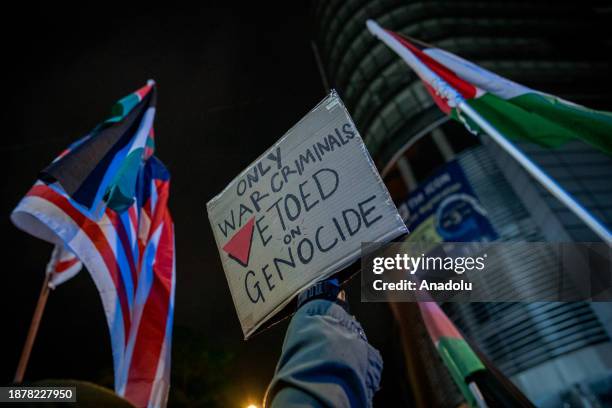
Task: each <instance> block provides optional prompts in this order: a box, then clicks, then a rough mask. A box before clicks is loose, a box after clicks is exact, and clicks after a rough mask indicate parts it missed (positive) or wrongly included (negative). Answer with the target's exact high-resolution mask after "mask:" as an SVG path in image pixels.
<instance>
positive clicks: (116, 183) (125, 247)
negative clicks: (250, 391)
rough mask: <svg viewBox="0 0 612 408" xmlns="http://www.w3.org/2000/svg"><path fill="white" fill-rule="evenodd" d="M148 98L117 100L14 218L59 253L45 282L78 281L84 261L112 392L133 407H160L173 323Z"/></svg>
mask: <svg viewBox="0 0 612 408" xmlns="http://www.w3.org/2000/svg"><path fill="white" fill-rule="evenodd" d="M154 92H155V87H154V83H152V82H150V83H149V84H147V86H145V87H143V88H141V89H140V90H138V91H136V92H134V93H133V94H131V95H129V96H128V97H126V98H123V99H122V100H121V101H119V103H118V105H117V106H118V108H117V106H116V107H115V109H114V112H113V113H114V116H113V117H112V118H111V119H109V120H107V121H106V122H104V123H103V124H102V125H100V126H98V127H97V128H96V129H94V131H93V132H92V133H91V134H90V135H88V136H86V137H85V138H83V139H81V140H79V141H78V142H77V143H75V144H74V145H73V146H71V147H70V148H69V149H67V150H66V151H65V152H63V153H62V154H61V155H60V156H59V157H58V158H57V159H56V160H55V161H54V162H53V163H52V164H51V165H50V166H49V167H48V168H47V169H46V170H45V171H44V172H43V175H42V176H41V180H39V181H37V182H36V183H35V184H34V186H33V187H32V188H31V189H30V191H29V192H28V193H27V194H26V196H25V197H24V198H23V199H22V200H21V202H20V203H19V205H18V206H17V208H15V210H14V211H13V213H12V215H11V219H12V220H13V222H14V223H15V225H16V226H17V227H19V228H21V229H22V230H24V231H26V232H28V233H30V234H32V235H34V236H36V237H38V238H40V239H44V240H46V241H49V242H52V243H54V244H55V245H56V248H55V249H54V253H53V255H52V258H51V262H50V263H49V265H48V269H47V273H50V274H51V276H50V284H53V286H56V285H58V284H60V283H62V282H64V281H66V280H67V279H69V278H70V277H72V276H74V275H75V274H76V273H78V271H79V270H80V269H81V263H82V265H84V266H85V268H86V269H87V270H88V271H89V273H90V274H91V276H92V278H93V281H94V282H95V285H96V287H97V288H98V291H99V292H100V297H101V299H102V304H103V307H104V312H105V315H106V320H107V323H108V327H109V330H110V334H111V342H112V352H113V365H114V372H115V391H116V392H117V394H119V395H121V396H123V397H125V398H126V399H127V400H129V401H130V402H131V403H133V404H134V405H136V406H138V407H146V406H150V407H158V406H165V405H166V401H167V396H168V390H169V379H170V355H171V353H170V350H171V339H172V323H173V315H174V286H175V246H174V225H173V222H172V217H171V216H170V212H169V210H168V207H167V203H168V196H169V188H170V174H169V173H168V171H167V169H166V168H165V166H164V165H163V163H162V162H161V161H159V160H158V159H157V158H156V157H155V156H153V155H152V153H153V140H152V137H153V117H154V114H155V104H154V102H155V95H154ZM135 112H136V113H137V114H136V113H135ZM105 137H106V138H111V139H112V140H114V143H108V140H106V141H105V140H101V139H104V138H105ZM83 160H88V162H87V163H86V164H85V165H82V164H83ZM89 160H93V161H94V162H95V161H96V160H97V162H95V163H97V164H96V165H92V164H91V163H90V162H89ZM65 186H69V187H68V189H70V190H71V191H72V193H73V194H75V195H76V196H77V198H78V199H75V197H73V194H69V193H68V192H67V188H65ZM63 274H66V275H63Z"/></svg>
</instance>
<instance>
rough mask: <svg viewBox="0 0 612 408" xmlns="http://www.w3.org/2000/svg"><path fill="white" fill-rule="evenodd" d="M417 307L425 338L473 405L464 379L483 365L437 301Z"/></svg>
mask: <svg viewBox="0 0 612 408" xmlns="http://www.w3.org/2000/svg"><path fill="white" fill-rule="evenodd" d="M419 309H420V311H421V316H422V318H423V322H425V327H426V328H427V332H428V333H429V337H430V338H431V341H432V342H433V343H434V345H435V346H436V349H437V350H438V353H439V354H440V357H441V358H442V361H444V364H445V365H446V367H447V368H448V370H449V371H450V374H451V377H453V380H454V381H455V384H457V386H458V387H459V390H460V391H461V393H462V394H463V396H464V397H465V398H466V400H467V402H468V403H470V405H472V406H474V405H475V401H474V396H473V395H472V392H471V391H470V389H469V388H468V378H469V377H470V376H471V375H473V374H474V373H476V372H478V371H481V370H484V369H485V366H484V365H483V364H482V362H481V361H480V359H479V358H478V357H477V356H476V354H475V353H474V351H472V348H471V347H470V346H469V345H468V343H467V342H466V341H465V340H464V339H463V336H461V334H460V333H459V331H458V330H457V328H456V327H455V325H454V324H453V323H452V322H451V321H450V320H449V318H448V317H446V314H444V312H443V311H442V309H440V307H439V306H438V305H437V303H435V302H419Z"/></svg>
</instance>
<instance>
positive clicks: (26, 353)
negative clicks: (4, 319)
mask: <svg viewBox="0 0 612 408" xmlns="http://www.w3.org/2000/svg"><path fill="white" fill-rule="evenodd" d="M49 277H50V274H49V273H45V279H44V280H43V286H42V288H41V290H40V295H39V296H38V303H36V309H34V315H33V316H32V323H30V330H29V331H28V337H26V341H25V343H24V345H23V350H22V351H21V357H20V358H19V364H18V365H17V371H16V372H15V378H14V380H13V382H15V383H17V384H19V383H21V382H22V381H23V376H24V374H25V370H26V367H27V366H28V360H29V359H30V353H31V352H32V346H34V340H35V339H36V333H38V327H39V326H40V320H41V318H42V315H43V312H44V311H45V305H46V304H47V297H49Z"/></svg>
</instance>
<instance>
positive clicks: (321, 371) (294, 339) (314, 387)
mask: <svg viewBox="0 0 612 408" xmlns="http://www.w3.org/2000/svg"><path fill="white" fill-rule="evenodd" d="M381 371H382V359H381V357H380V353H379V352H378V351H377V350H376V349H374V348H373V347H372V346H371V345H370V344H369V343H368V341H367V338H366V336H365V333H364V332H363V329H362V328H361V325H360V324H359V322H357V321H356V320H355V319H354V318H353V317H352V316H350V315H349V314H348V313H347V312H346V311H345V310H344V308H343V307H342V306H340V305H338V304H336V303H334V302H331V301H328V300H313V301H310V302H308V303H306V304H305V305H303V306H302V307H301V308H300V309H299V310H298V311H297V313H296V314H295V315H294V316H293V318H292V319H291V323H290V324H289V328H288V329H287V335H286V337H285V341H284V343H283V349H282V353H281V357H280V360H279V362H278V365H277V367H276V373H275V374H274V378H273V379H272V383H271V384H270V386H269V388H268V391H267V393H266V398H265V404H264V405H265V406H266V407H272V408H279V407H283V408H285V407H370V406H372V397H373V396H374V393H375V392H376V391H377V390H378V387H379V382H380V375H381Z"/></svg>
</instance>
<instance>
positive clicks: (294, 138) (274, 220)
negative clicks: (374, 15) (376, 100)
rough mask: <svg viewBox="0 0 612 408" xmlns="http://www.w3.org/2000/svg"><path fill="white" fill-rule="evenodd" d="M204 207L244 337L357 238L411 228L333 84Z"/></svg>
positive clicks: (335, 266) (352, 253) (345, 256)
mask: <svg viewBox="0 0 612 408" xmlns="http://www.w3.org/2000/svg"><path fill="white" fill-rule="evenodd" d="M206 207H207V210H208V217H209V220H210V223H211V226H212V229H213V232H214V236H215V240H216V243H217V247H218V249H219V254H220V256H221V261H222V264H223V269H224V271H225V275H226V278H227V282H228V285H229V288H230V292H231V294H232V298H233V301H234V305H235V307H236V312H237V314H238V319H239V320H240V324H241V326H242V331H243V333H244V336H245V339H246V338H248V337H249V336H250V335H251V334H253V332H255V330H257V328H259V327H260V326H261V325H262V324H264V323H265V322H266V321H268V320H269V319H270V318H271V317H273V316H274V315H275V314H276V313H277V312H279V311H280V310H281V309H282V308H283V307H284V306H285V305H287V304H288V303H289V302H290V301H291V300H292V298H293V297H294V296H295V295H296V294H297V293H299V292H300V291H301V290H303V289H305V288H307V287H308V286H310V285H312V284H313V283H314V282H316V281H319V280H322V279H324V278H327V277H329V276H331V275H333V274H334V273H336V272H338V271H340V270H342V269H343V268H344V267H346V266H347V265H349V264H351V263H352V262H354V261H355V260H356V259H357V258H358V257H359V255H360V250H361V242H386V241H390V240H391V239H393V238H395V237H397V236H399V235H401V234H403V233H406V232H407V230H406V227H405V225H404V223H403V221H402V219H401V217H400V216H399V214H398V212H397V209H396V208H395V205H394V204H393V202H392V201H391V198H390V196H389V193H388V191H387V189H386V187H385V185H384V183H383V182H382V180H381V178H380V176H379V174H378V171H377V170H376V167H375V166H374V163H373V162H372V159H371V157H370V155H369V153H368V151H367V149H366V147H365V145H364V144H363V141H362V139H361V136H360V135H359V132H358V131H357V129H356V127H355V125H354V123H353V121H352V119H351V117H350V116H349V114H348V111H347V110H346V108H345V107H344V104H343V103H342V101H341V100H340V98H339V96H338V95H337V94H336V93H335V92H334V91H332V92H331V94H330V95H329V96H327V97H326V98H325V99H323V101H321V102H320V103H319V104H318V105H317V106H316V107H315V108H314V109H313V110H312V111H310V112H309V113H308V114H307V115H306V116H304V118H302V120H300V121H299V122H298V123H297V124H296V125H295V126H294V127H293V128H291V129H290V130H289V131H288V132H287V133H286V134H285V135H284V136H283V137H282V138H280V139H279V140H278V141H277V142H276V143H275V144H274V145H273V146H272V147H271V148H270V149H268V150H267V151H266V152H264V153H263V154H262V155H261V156H260V157H259V158H257V160H255V161H254V162H253V163H252V164H251V165H250V166H249V167H247V168H246V169H245V170H244V171H243V172H242V173H240V174H239V175H238V177H236V178H235V179H234V180H233V181H232V182H231V183H230V184H229V185H228V186H227V187H226V188H225V189H224V190H223V191H222V192H221V193H220V194H218V195H217V196H216V197H214V198H213V199H212V200H210V201H209V202H208V203H207V206H206Z"/></svg>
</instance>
